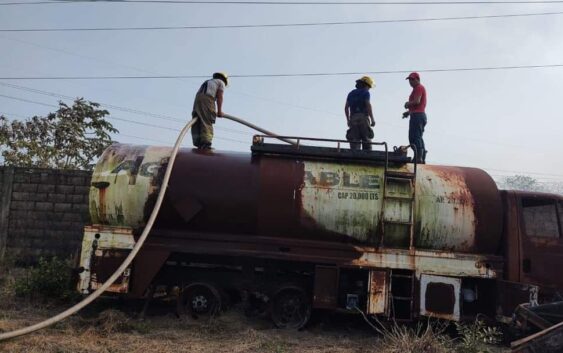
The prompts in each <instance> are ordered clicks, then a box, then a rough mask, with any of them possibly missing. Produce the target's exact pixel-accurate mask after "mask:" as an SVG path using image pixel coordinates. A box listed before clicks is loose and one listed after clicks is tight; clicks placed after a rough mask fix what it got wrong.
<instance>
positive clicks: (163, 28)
mask: <svg viewBox="0 0 563 353" xmlns="http://www.w3.org/2000/svg"><path fill="white" fill-rule="evenodd" d="M562 14H563V11H560V12H540V13H521V14H502V15H483V16H461V17H430V18H410V19H409V18H407V19H392V20H367V21H341V22H306V23H305V22H304V23H272V24H242V25H215V26H213V25H212V26H154V27H89V28H3V29H0V32H104V31H169V30H203V29H235V28H276V27H277V28H279V27H315V26H340V25H364V24H386V23H409V22H431V21H456V20H477V19H494V18H511V17H512V18H513V17H530V16H551V15H562Z"/></svg>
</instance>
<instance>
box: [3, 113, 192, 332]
mask: <svg viewBox="0 0 563 353" xmlns="http://www.w3.org/2000/svg"><path fill="white" fill-rule="evenodd" d="M196 121H197V118H193V119H192V120H191V121H190V122H189V123H188V124H187V125H186V126H185V127H184V128H183V129H182V131H181V132H180V135H178V138H177V139H176V144H175V145H174V148H173V149H172V153H171V154H170V159H169V160H168V166H167V167H166V173H165V174H164V179H163V180H162V186H161V188H160V192H159V193H158V198H157V199H156V204H155V205H154V208H153V210H152V213H151V215H150V217H149V220H148V221H147V225H146V226H145V229H144V230H143V233H142V234H141V236H140V237H139V240H138V241H137V243H136V244H135V246H134V247H133V249H132V250H131V252H130V253H129V256H127V258H126V259H125V260H124V261H123V263H122V264H121V266H119V268H118V269H117V270H116V271H115V272H114V273H113V275H112V276H111V277H110V278H108V280H107V281H106V282H105V283H104V284H102V286H101V287H100V288H98V289H96V291H95V292H93V293H91V294H90V295H89V296H87V297H86V298H84V299H83V300H82V301H81V302H80V303H77V304H76V305H74V306H72V307H70V308H68V309H67V310H65V311H63V312H62V313H60V314H58V315H56V316H53V317H51V318H49V319H47V320H45V321H42V322H39V323H37V324H35V325H31V326H28V327H24V328H21V329H18V330H15V331H11V332H5V333H2V334H0V341H3V340H6V339H9V338H14V337H18V336H22V335H25V334H28V333H31V332H33V331H37V330H40V329H42V328H45V327H47V326H50V325H53V324H55V323H57V322H59V321H61V320H63V319H66V318H67V317H69V316H70V315H73V314H75V313H76V312H78V311H79V310H80V309H82V308H84V307H85V306H86V305H88V304H90V303H91V302H93V301H94V299H96V298H97V297H99V296H100V295H101V294H102V293H103V292H105V290H106V289H107V288H108V287H109V286H111V285H112V284H113V282H115V280H116V279H117V278H118V277H119V276H120V275H121V274H122V273H123V271H125V269H126V268H127V266H129V265H130V264H131V261H133V259H134V258H135V256H136V255H137V253H138V252H139V250H140V249H141V247H142V246H143V244H144V243H145V240H146V239H147V236H148V235H149V233H150V231H151V229H152V226H153V223H154V221H155V219H156V216H157V215H158V212H159V211H160V206H161V204H162V200H163V199H164V194H165V193H166V188H167V187H168V180H169V179H170V174H171V173H172V166H174V160H175V159H176V155H177V154H178V149H179V148H180V143H181V142H182V140H183V139H184V136H185V135H186V133H187V132H188V130H189V129H190V128H191V127H192V125H193V124H195V122H196Z"/></svg>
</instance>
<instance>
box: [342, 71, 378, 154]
mask: <svg viewBox="0 0 563 353" xmlns="http://www.w3.org/2000/svg"><path fill="white" fill-rule="evenodd" d="M373 86H374V82H373V79H372V78H371V77H369V76H364V77H362V78H360V79H359V80H356V89H355V90H352V91H351V92H350V93H348V97H347V98H346V106H345V107H344V113H345V114H346V121H347V122H348V127H349V129H348V132H347V133H346V139H347V140H348V141H350V149H353V150H359V149H360V145H362V149H363V150H364V151H371V139H372V138H373V130H372V129H371V127H370V125H371V126H375V120H374V119H373V112H372V109H371V103H370V102H369V98H370V95H369V89H370V88H372V87H373Z"/></svg>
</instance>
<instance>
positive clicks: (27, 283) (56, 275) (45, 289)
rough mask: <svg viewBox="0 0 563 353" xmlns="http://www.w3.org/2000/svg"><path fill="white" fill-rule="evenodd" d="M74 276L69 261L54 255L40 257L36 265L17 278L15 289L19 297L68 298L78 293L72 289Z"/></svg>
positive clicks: (73, 297) (74, 296)
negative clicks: (47, 257)
mask: <svg viewBox="0 0 563 353" xmlns="http://www.w3.org/2000/svg"><path fill="white" fill-rule="evenodd" d="M73 285H74V283H73V276H72V271H71V268H70V266H69V265H68V263H67V262H65V261H62V260H60V259H58V258H57V257H52V258H49V259H46V258H40V259H39V263H38V264H37V266H36V267H33V268H31V269H29V270H28V271H27V273H26V275H25V276H23V277H21V278H18V279H16V281H15V283H14V291H15V294H16V296H18V297H26V298H36V297H40V298H45V299H57V300H68V299H75V298H76V297H77V296H78V293H77V292H76V291H74V290H73V289H72V286H73Z"/></svg>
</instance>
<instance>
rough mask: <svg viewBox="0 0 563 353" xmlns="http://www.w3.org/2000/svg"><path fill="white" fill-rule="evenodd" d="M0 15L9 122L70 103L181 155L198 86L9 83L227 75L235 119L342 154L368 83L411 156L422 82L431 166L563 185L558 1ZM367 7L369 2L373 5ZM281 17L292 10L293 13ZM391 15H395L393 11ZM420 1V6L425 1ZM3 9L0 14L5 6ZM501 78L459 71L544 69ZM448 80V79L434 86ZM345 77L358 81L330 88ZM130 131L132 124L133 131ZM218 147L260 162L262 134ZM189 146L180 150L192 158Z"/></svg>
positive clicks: (221, 125)
mask: <svg viewBox="0 0 563 353" xmlns="http://www.w3.org/2000/svg"><path fill="white" fill-rule="evenodd" d="M29 1H30V0H10V1H8V0H0V48H1V54H2V55H0V114H3V115H5V116H7V117H8V118H12V119H24V118H26V117H30V116H33V115H46V114H47V113H48V112H50V111H54V110H56V107H54V106H56V105H57V103H58V101H59V100H63V101H65V102H67V103H70V102H71V99H68V98H63V97H84V98H85V99H87V100H90V101H94V102H99V103H101V104H102V105H103V106H104V107H105V108H107V109H108V110H109V111H110V113H111V117H110V121H111V122H112V124H113V125H114V126H115V127H116V128H117V129H118V130H119V131H120V133H119V134H116V135H114V136H113V137H114V139H115V140H117V141H119V142H123V143H131V144H151V145H172V144H173V143H174V141H175V139H176V136H177V133H178V132H179V130H180V129H181V128H182V126H183V125H184V124H185V123H186V122H187V121H188V120H189V118H190V115H191V107H192V104H193V98H194V95H195V92H196V91H197V89H198V87H199V85H200V84H201V83H202V81H203V80H204V79H203V78H189V79H188V78H172V79H111V80H109V79H108V80H91V79H82V80H63V79H59V80H24V79H18V80H8V79H7V78H9V77H53V76H58V77H76V76H81V77H84V76H88V77H92V76H105V77H107V76H208V75H209V76H210V75H211V74H212V73H213V72H215V71H225V72H227V73H228V74H229V75H231V76H241V75H242V76H245V75H272V74H319V73H328V74H331V75H326V76H317V75H305V76H292V77H232V78H231V80H230V85H229V87H228V88H227V89H226V91H225V101H224V109H223V110H224V111H225V112H226V113H229V114H231V115H234V116H237V117H240V118H243V119H245V120H248V121H250V122H252V123H254V124H256V125H258V126H261V127H263V128H266V129H268V130H271V131H274V132H276V133H278V134H283V135H290V136H305V137H322V138H333V139H344V136H345V132H346V129H347V126H346V120H345V116H344V104H345V100H346V95H347V94H348V92H349V91H350V90H352V89H353V88H354V81H355V80H356V79H358V78H359V77H361V76H363V75H364V74H366V73H372V74H370V75H371V76H372V77H373V78H374V80H375V82H376V87H375V88H374V89H372V90H371V103H372V105H373V110H374V115H375V120H376V124H377V125H376V127H375V139H374V140H376V141H386V142H387V143H388V144H389V145H390V146H399V145H404V144H407V143H408V119H404V120H403V119H401V113H402V112H403V104H404V102H405V101H406V100H407V98H408V96H409V94H410V91H411V88H410V86H409V84H408V81H405V77H406V76H407V74H408V72H410V71H420V73H421V81H422V84H424V85H425V87H426V90H427V94H428V105H427V109H426V113H427V116H428V125H427V126H426V131H425V135H424V138H425V142H426V148H427V149H428V151H429V152H428V156H427V163H430V164H437V165H456V166H469V167H477V168H481V169H485V170H486V171H487V172H489V174H491V175H492V176H493V177H495V178H500V177H502V176H505V175H514V174H525V175H530V176H532V177H534V178H536V179H538V180H539V181H543V182H557V181H561V182H563V163H562V159H561V154H562V152H563V109H562V108H561V107H562V105H563V41H562V40H561V38H563V2H561V3H535V4H490V3H489V4H483V3H480V4H467V5H459V4H451V2H450V4H445V5H444V4H442V5H428V4H408V5H398V4H386V5H375V4H370V5H364V4H362V5H356V4H352V3H347V4H340V5H326V4H325V5H296V4H292V5H287V4H285V5H281V4H280V5H273V4H267V5H257V4H210V3H208V4H194V3H191V4H190V3H163V2H161V3H155V2H152V3H131V2H129V3H118V2H111V3H108V2H94V3H92V2H90V3H84V2H81V3H76V2H70V3H47V4H27V5H7V4H6V3H8V2H10V3H13V2H22V3H23V2H29ZM366 1H367V0H366ZM281 2H290V1H286V0H283V1H281ZM389 2H392V1H391V0H389ZM414 2H417V1H414ZM3 4H4V5H3ZM538 13H550V14H549V15H536V16H519V17H500V18H479V19H464V20H461V19H456V20H435V21H413V22H387V23H368V24H346V25H330V26H328V25H322V26H299V27H254V28H215V29H209V28H207V29H181V30H143V31H65V32H52V31H51V32H47V31H42V32H11V31H6V30H14V29H54V28H106V27H162V26H221V25H257V24H289V23H320V22H358V21H378V20H406V19H409V20H410V19H437V18H448V17H450V18H451V17H468V16H469V17H471V16H479V17H482V16H496V15H512V14H538ZM545 65H562V66H555V67H543V68H522V69H503V70H462V71H459V70H458V71H456V70H451V69H467V68H494V67H513V66H545ZM433 70H445V71H433ZM335 73H354V74H350V75H333V74H335ZM126 120H127V121H126ZM215 128H216V131H215V136H216V138H215V140H214V147H215V148H217V149H218V150H225V151H248V152H249V151H250V144H251V140H252V135H253V134H254V133H255V132H254V131H252V130H250V129H248V128H246V127H244V126H241V125H238V124H236V123H233V122H230V121H226V120H224V119H220V120H218V122H217V124H216V125H215ZM190 140H191V139H190V138H189V136H188V137H187V139H186V141H185V142H184V145H185V146H187V147H189V146H191V141H190Z"/></svg>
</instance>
